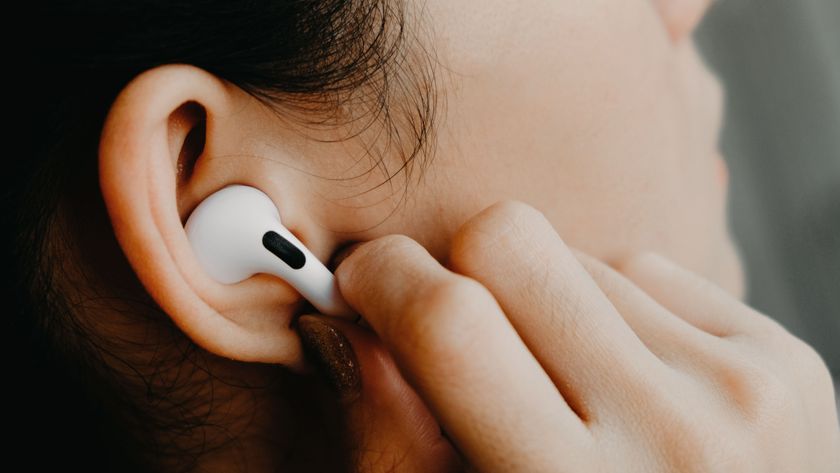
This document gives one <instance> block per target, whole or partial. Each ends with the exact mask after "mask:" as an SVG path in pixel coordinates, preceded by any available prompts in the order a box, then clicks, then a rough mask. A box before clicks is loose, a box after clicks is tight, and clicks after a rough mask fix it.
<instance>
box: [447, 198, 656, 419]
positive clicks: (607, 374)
mask: <svg viewBox="0 0 840 473" xmlns="http://www.w3.org/2000/svg"><path fill="white" fill-rule="evenodd" d="M450 264H451V267H452V268H453V269H454V270H455V271H457V272H459V273H463V274H465V275H467V276H469V277H471V278H474V279H476V280H477V281H479V282H481V283H482V284H483V285H485V286H486V287H487V288H488V289H490V291H491V292H492V293H493V294H494V295H495V297H496V298H497V300H498V301H499V304H500V305H501V307H502V308H503V310H504V312H505V313H506V314H507V316H508V317H509V318H510V320H511V322H512V324H513V325H514V326H515V327H516V330H517V332H518V333H519V335H520V336H521V337H522V339H523V340H524V341H525V343H526V344H527V345H528V346H529V347H530V349H531V351H532V352H533V353H534V354H535V356H536V357H537V358H538V359H539V360H540V362H541V364H542V365H543V367H544V368H545V369H546V371H547V372H548V373H549V374H550V375H551V377H552V379H553V380H554V381H555V383H556V384H557V385H558V386H560V387H561V388H562V392H563V395H564V396H565V397H566V398H567V399H568V400H569V401H570V402H571V403H573V405H574V406H575V407H576V409H578V410H579V411H580V410H586V409H587V408H588V407H587V406H590V407H591V408H597V404H598V401H599V400H606V399H611V400H615V399H617V398H621V397H622V396H623V394H624V393H623V392H624V391H625V390H626V389H632V386H638V385H640V384H644V383H647V382H648V380H651V379H658V378H659V377H658V376H657V375H658V374H662V373H663V372H664V371H665V369H666V367H665V365H664V364H663V363H662V362H661V361H660V360H659V359H658V358H656V356H655V355H653V354H652V353H651V352H650V351H649V350H648V349H647V348H646V347H645V345H644V344H643V343H642V342H641V341H640V340H639V338H638V337H637V336H636V334H635V333H634V332H633V330H632V329H631V328H630V327H629V326H628V325H627V323H625V321H624V320H623V319H622V317H621V314H619V313H618V311H617V310H616V309H615V307H614V306H613V305H612V304H611V303H610V301H609V299H608V298H607V297H606V295H604V293H603V292H602V291H601V289H600V288H599V287H598V285H597V284H596V283H595V281H593V280H592V278H591V277H590V275H589V274H588V273H587V271H586V270H585V269H584V268H583V266H581V264H580V262H578V260H577V259H576V258H575V257H574V255H573V254H572V252H571V251H570V249H569V248H568V247H567V246H566V244H565V243H564V242H563V240H562V239H561V238H560V237H559V236H558V235H557V233H556V231H555V230H554V228H553V227H552V226H551V224H550V223H549V222H548V221H547V220H546V218H545V217H544V216H543V215H542V214H541V213H540V212H538V211H537V210H535V209H533V208H532V207H530V206H528V205H525V204H522V203H519V202H503V203H500V204H496V205H494V206H492V207H489V208H488V209H485V210H484V211H483V212H481V213H479V214H478V215H476V216H475V217H473V219H471V220H470V221H468V222H467V223H466V224H464V226H463V227H462V228H461V229H460V230H459V232H458V234H457V235H456V236H455V238H454V241H453V244H452V250H451V254H450ZM592 401H594V402H592Z"/></svg>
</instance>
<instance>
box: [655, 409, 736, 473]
mask: <svg viewBox="0 0 840 473" xmlns="http://www.w3.org/2000/svg"><path fill="white" fill-rule="evenodd" d="M661 435H662V437H661V439H662V446H663V448H662V453H663V454H664V455H662V457H661V458H663V459H664V461H665V463H666V464H667V468H666V469H667V470H668V471H681V472H690V473H694V472H696V473H700V472H709V471H743V467H744V466H745V465H746V464H747V462H746V459H745V458H744V452H745V449H744V448H743V447H744V441H743V439H742V438H741V436H739V435H738V434H737V433H736V432H733V431H732V429H727V428H725V427H723V426H721V425H712V424H711V423H710V422H709V421H703V420H700V419H698V418H697V416H688V415H679V416H675V417H673V418H672V420H671V422H670V424H669V425H667V427H666V429H665V431H664V432H663V433H662V434H661Z"/></svg>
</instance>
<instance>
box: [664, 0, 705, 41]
mask: <svg viewBox="0 0 840 473" xmlns="http://www.w3.org/2000/svg"><path fill="white" fill-rule="evenodd" d="M713 1H714V0H653V3H654V5H655V6H656V9H657V10H658V11H659V15H660V17H661V18H662V21H663V24H664V25H665V28H666V29H667V30H668V34H669V35H670V37H671V40H672V41H673V42H675V43H679V42H681V41H683V40H685V39H686V38H689V37H691V35H692V33H694V30H695V29H696V28H697V26H698V25H699V24H700V21H701V20H702V19H703V17H704V16H705V14H706V11H707V10H708V9H709V6H710V5H711V4H712V2H713Z"/></svg>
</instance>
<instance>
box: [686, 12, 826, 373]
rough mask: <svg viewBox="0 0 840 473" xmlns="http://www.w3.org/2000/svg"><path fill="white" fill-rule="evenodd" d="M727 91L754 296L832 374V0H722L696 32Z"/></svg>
mask: <svg viewBox="0 0 840 473" xmlns="http://www.w3.org/2000/svg"><path fill="white" fill-rule="evenodd" d="M698 40H699V43H700V47H701V49H702V50H703V51H704V53H705V57H706V58H707V62H708V63H709V65H710V66H711V67H712V69H713V70H715V71H717V72H718V74H719V75H720V76H721V78H722V79H723V81H724V82H725V84H726V86H727V89H728V99H727V100H728V104H727V117H726V125H725V130H724V133H723V142H722V147H723V150H724V153H725V154H726V156H727V160H728V162H729V165H730V170H731V181H730V182H731V189H730V196H731V201H730V215H729V218H730V222H731V225H732V228H733V231H734V234H735V238H736V239H737V240H738V242H739V243H740V247H741V248H742V254H743V257H744V259H745V261H746V263H747V271H748V273H749V275H748V276H749V286H748V291H749V296H748V300H749V303H750V305H752V306H753V307H755V308H756V309H758V310H760V311H762V312H764V313H766V314H768V315H770V316H772V317H774V318H776V319H777V320H779V321H780V322H782V323H783V324H784V325H785V326H786V327H788V329H789V330H790V331H792V332H793V333H795V334H797V335H798V336H799V337H801V338H803V339H805V340H806V341H808V342H810V343H811V344H812V345H813V346H814V347H815V348H816V349H817V350H818V351H819V352H820V353H821V354H822V356H823V358H824V359H825V360H826V362H827V363H828V365H829V367H830V368H831V369H832V372H833V374H834V376H835V379H838V378H840V0H795V1H794V0H722V1H721V2H720V3H719V4H718V5H717V6H715V7H714V8H713V9H712V11H711V12H710V14H709V16H708V17H707V19H706V20H705V21H704V23H703V25H701V29H700V31H699V32H698Z"/></svg>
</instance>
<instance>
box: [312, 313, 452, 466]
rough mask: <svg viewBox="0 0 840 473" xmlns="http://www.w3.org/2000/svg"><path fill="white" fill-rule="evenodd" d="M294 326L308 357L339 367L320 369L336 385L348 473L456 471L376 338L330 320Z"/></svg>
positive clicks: (432, 423) (447, 447)
mask: <svg viewBox="0 0 840 473" xmlns="http://www.w3.org/2000/svg"><path fill="white" fill-rule="evenodd" d="M298 325H299V327H300V330H301V333H302V335H303V338H304V340H305V343H306V344H307V346H308V347H310V350H309V351H310V356H311V357H319V358H321V359H323V358H324V357H325V358H330V360H323V361H322V363H323V362H326V363H332V364H334V365H338V366H333V367H325V370H327V371H330V372H327V373H325V374H327V375H328V378H332V379H334V380H337V382H334V383H333V384H338V386H335V388H336V390H337V391H338V393H337V394H338V395H339V398H340V399H341V405H342V409H341V410H342V412H343V415H344V418H343V426H344V438H345V442H346V446H347V448H348V449H349V451H350V458H349V459H350V461H351V462H352V465H351V466H352V468H351V470H350V471H354V472H359V473H373V472H385V471H395V470H396V469H397V465H398V466H399V468H398V469H399V471H403V472H406V473H412V472H416V473H425V472H428V471H436V472H437V471H439V472H455V471H460V469H461V461H460V459H459V457H458V456H457V454H456V453H455V450H454V449H453V447H452V445H451V444H450V443H449V441H448V440H447V439H446V438H445V437H443V435H442V434H441V430H440V425H439V424H438V422H437V421H436V420H435V419H434V417H433V416H432V415H431V413H430V412H429V410H428V408H427V407H426V405H425V404H424V403H423V401H422V400H421V399H420V397H419V396H418V395H417V393H415V392H414V390H413V389H412V388H411V387H410V386H409V385H408V383H406V382H405V380H404V379H403V378H402V376H400V373H399V371H398V370H397V367H396V365H395V364H394V362H393V360H392V359H391V357H390V355H389V354H388V352H387V351H386V350H385V348H384V346H383V345H382V343H381V342H380V341H379V339H378V338H377V337H376V335H375V334H373V333H371V332H370V331H368V330H366V329H364V328H362V327H359V326H357V325H355V324H353V323H351V322H348V321H344V320H338V319H336V318H334V317H325V316H316V315H304V316H302V317H301V318H300V319H299V321H298ZM330 330H334V332H332V333H329V331H330ZM325 331H326V332H327V333H326V335H319V334H324V333H325ZM336 332H337V334H336ZM307 340H308V341H307ZM313 345H314V346H313ZM341 345H344V346H341ZM312 351H315V352H324V353H323V355H320V354H318V353H315V354H311V352H312ZM341 352H343V354H339V355H337V354H336V353H341ZM316 361H317V360H316ZM352 365H355V366H352ZM348 367H350V368H351V369H352V372H349V373H348V372H347V368H348ZM336 371H337V372H338V374H334V373H335V372H336ZM331 372H332V373H331ZM354 377H357V378H358V379H355V380H353V379H352V378H354Z"/></svg>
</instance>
